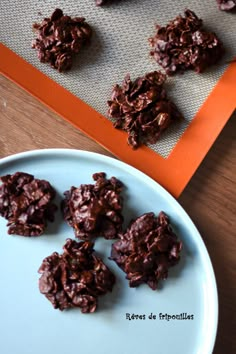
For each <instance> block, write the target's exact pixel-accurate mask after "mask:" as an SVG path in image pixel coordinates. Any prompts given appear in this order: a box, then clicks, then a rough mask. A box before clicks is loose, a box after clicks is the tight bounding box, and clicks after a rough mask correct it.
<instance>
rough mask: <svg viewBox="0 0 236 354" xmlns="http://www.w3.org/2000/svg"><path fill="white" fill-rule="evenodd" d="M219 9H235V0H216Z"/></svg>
mask: <svg viewBox="0 0 236 354" xmlns="http://www.w3.org/2000/svg"><path fill="white" fill-rule="evenodd" d="M216 1H217V3H218V6H219V9H220V10H222V11H232V10H235V9H236V0H216Z"/></svg>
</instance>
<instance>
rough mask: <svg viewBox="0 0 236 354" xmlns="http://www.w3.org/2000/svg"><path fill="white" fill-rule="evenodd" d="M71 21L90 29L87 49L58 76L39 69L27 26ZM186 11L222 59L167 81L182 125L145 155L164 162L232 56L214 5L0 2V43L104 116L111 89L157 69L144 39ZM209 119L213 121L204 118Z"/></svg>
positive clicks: (134, 0) (225, 24)
mask: <svg viewBox="0 0 236 354" xmlns="http://www.w3.org/2000/svg"><path fill="white" fill-rule="evenodd" d="M57 7H59V8H61V9H62V10H63V11H64V13H65V14H68V15H70V16H72V17H74V16H83V17H85V18H86V21H87V22H88V23H89V24H90V25H91V27H92V28H93V38H92V42H91V45H90V46H88V47H86V48H84V49H83V50H82V51H81V53H80V54H79V56H78V58H77V59H76V60H75V64H74V66H73V69H72V70H71V71H70V72H67V73H63V74H62V73H58V72H57V71H56V70H54V69H52V68H51V67H50V66H49V65H47V64H42V63H40V62H39V60H38V58H37V53H36V51H35V50H33V49H31V41H32V40H33V39H34V38H35V35H34V33H33V30H32V24H33V23H35V22H41V20H42V19H43V18H44V17H49V16H50V15H51V13H52V12H53V10H54V9H55V8H57ZM186 8H189V9H191V10H192V11H194V12H195V13H196V14H197V16H198V17H200V18H202V19H203V21H204V24H205V27H206V28H207V29H210V30H212V31H214V32H216V34H217V35H218V36H219V38H220V39H221V40H222V42H223V43H224V46H225V49H226V54H225V56H224V58H223V59H222V61H221V62H220V63H219V64H218V65H217V66H214V67H212V68H211V69H210V70H208V71H207V72H205V73H203V74H196V73H194V72H187V73H185V74H184V75H177V76H175V77H173V78H170V79H168V82H167V89H168V95H169V97H171V98H172V99H173V100H174V102H175V103H176V104H177V106H178V108H179V109H180V111H181V112H182V113H183V115H184V117H185V120H184V122H182V123H179V124H178V125H175V126H173V127H171V128H169V130H168V131H167V132H166V133H164V135H163V136H162V138H161V139H160V140H159V141H158V143H157V144H154V145H151V146H150V147H151V149H152V150H154V151H156V152H157V153H158V154H159V155H161V156H162V157H164V158H166V157H168V156H169V154H170V152H171V151H172V149H173V148H174V146H175V145H176V143H177V142H178V140H179V139H180V138H181V135H182V134H183V132H184V131H185V129H186V128H187V126H188V125H189V124H190V122H191V120H192V119H193V118H194V116H195V114H196V112H197V111H198V109H199V108H200V107H201V105H202V104H203V102H204V101H205V99H206V98H207V96H208V95H209V94H210V92H211V90H212V89H213V87H214V86H215V84H216V83H217V81H218V79H219V78H220V77H221V75H222V73H223V72H224V70H225V68H226V64H225V63H226V62H227V61H229V60H230V59H232V57H233V56H235V53H236V14H233V13H226V12H222V11H220V10H219V9H218V7H217V4H216V1H215V0H207V1H162V0H158V1H157V0H120V1H115V0H114V3H113V4H110V5H109V6H104V7H97V6H95V1H94V0H80V1H68V0H65V1H51V0H42V1H36V2H34V1H31V0H18V1H17V0H15V1H13V0H1V1H0V40H1V42H2V43H3V44H5V45H6V46H7V47H8V48H10V49H11V50H13V51H14V52H15V53H17V54H18V55H20V56H21V57H22V58H24V59H25V60H26V61H27V62H29V63H30V64H32V65H33V66H35V67H36V68H37V69H39V70H40V71H41V72H43V73H44V74H46V75H48V76H49V77H50V78H52V79H53V80H55V81H56V82H57V83H58V84H60V85H61V86H63V87H64V88H66V89H67V90H68V91H70V92H71V93H73V94H74V95H76V96H77V97H79V98H80V99H82V100H83V101H85V102H86V103H87V104H89V105H90V106H92V107H93V108H94V109H95V110H97V111H98V112H99V113H101V114H102V115H104V116H107V105H106V102H107V100H108V99H109V98H110V93H111V90H112V87H113V85H114V84H115V83H121V82H122V81H123V78H124V76H125V75H126V74H127V73H130V74H131V78H133V79H135V78H136V77H138V76H142V75H144V74H145V73H147V72H150V71H153V70H158V69H160V67H159V66H158V65H157V64H156V63H155V62H154V61H153V59H151V58H150V56H149V52H150V47H149V43H148V38H149V37H151V36H152V35H154V33H155V24H157V23H158V24H161V25H166V24H167V23H168V22H169V21H170V20H172V19H173V18H175V17H176V16H177V15H178V14H183V13H184V10H185V9H186ZM209 119H214V117H209Z"/></svg>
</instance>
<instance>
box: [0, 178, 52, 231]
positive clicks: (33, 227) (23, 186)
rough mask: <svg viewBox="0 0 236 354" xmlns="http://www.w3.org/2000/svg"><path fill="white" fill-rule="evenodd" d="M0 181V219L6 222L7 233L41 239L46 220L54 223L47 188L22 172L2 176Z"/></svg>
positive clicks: (50, 199)
mask: <svg viewBox="0 0 236 354" xmlns="http://www.w3.org/2000/svg"><path fill="white" fill-rule="evenodd" d="M0 180H1V181H2V184H1V185H0V215H1V216H3V217H4V218H6V219H7V220H8V223H7V226H8V227H9V228H8V233H9V234H16V235H22V236H39V235H42V234H43V232H44V231H45V228H46V226H47V220H49V221H53V220H54V213H55V211H56V209H57V207H56V205H55V204H53V199H54V197H55V194H56V193H55V190H54V188H53V187H52V186H51V184H50V183H49V182H48V181H45V180H41V179H37V178H34V176H33V175H31V174H28V173H24V172H16V173H14V174H12V175H6V176H2V177H0Z"/></svg>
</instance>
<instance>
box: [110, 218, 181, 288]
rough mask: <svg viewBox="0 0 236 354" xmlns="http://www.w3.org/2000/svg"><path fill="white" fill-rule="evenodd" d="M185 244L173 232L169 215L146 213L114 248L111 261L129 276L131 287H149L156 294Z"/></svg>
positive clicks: (129, 228)
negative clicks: (156, 215)
mask: <svg viewBox="0 0 236 354" xmlns="http://www.w3.org/2000/svg"><path fill="white" fill-rule="evenodd" d="M181 248H182V243H181V242H180V241H178V239H177V236H176V235H175V233H174V232H173V231H172V228H171V225H170V222H169V219H168V217H167V215H166V214H165V213H163V212H160V214H159V215H158V217H155V215H154V213H152V212H150V213H146V214H143V215H141V216H140V217H138V218H137V219H136V220H134V221H133V222H131V224H130V226H129V227H128V229H127V231H126V232H125V233H124V234H123V235H121V236H120V240H118V241H116V242H115V243H114V244H113V245H112V252H111V259H112V260H114V261H115V262H116V263H117V264H118V266H119V267H120V268H121V269H122V270H123V271H124V272H125V273H126V278H127V279H128V280H129V285H130V287H137V286H139V285H140V284H142V283H147V284H148V285H149V287H150V288H151V289H153V290H155V289H156V288H157V285H158V282H159V280H160V279H166V278H167V276H168V270H169V268H170V267H172V266H174V265H175V264H177V263H178V261H179V259H180V251H181Z"/></svg>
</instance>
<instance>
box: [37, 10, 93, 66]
mask: <svg viewBox="0 0 236 354" xmlns="http://www.w3.org/2000/svg"><path fill="white" fill-rule="evenodd" d="M33 28H34V30H35V31H36V33H37V38H36V39H35V40H33V42H32V48H34V49H36V50H37V51H38V58H39V60H40V61H41V62H42V63H49V64H50V65H51V66H52V67H53V68H55V69H57V70H58V71H59V72H63V71H67V70H69V69H71V67H72V61H73V56H74V55H75V54H78V53H79V52H80V50H81V48H82V47H83V46H84V45H85V44H87V43H89V41H90V38H91V35H92V30H91V27H90V25H89V24H88V23H86V22H85V18H84V17H75V18H71V17H70V16H67V15H63V11H62V10H61V9H56V10H55V11H54V12H53V14H52V15H51V17H50V18H45V19H44V20H43V21H42V23H35V24H34V25H33Z"/></svg>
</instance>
